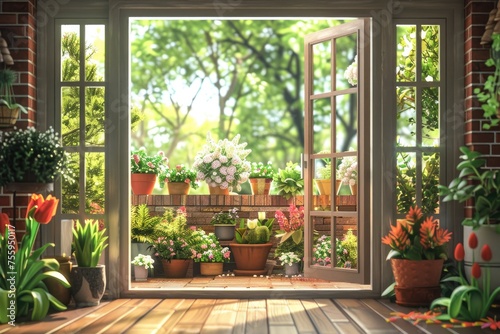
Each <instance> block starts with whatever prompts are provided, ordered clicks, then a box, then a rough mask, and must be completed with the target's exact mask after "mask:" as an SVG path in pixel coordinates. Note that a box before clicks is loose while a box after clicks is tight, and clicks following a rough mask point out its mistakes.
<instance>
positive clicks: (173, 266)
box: [161, 259, 191, 278]
mask: <svg viewBox="0 0 500 334" xmlns="http://www.w3.org/2000/svg"><path fill="white" fill-rule="evenodd" d="M190 262H191V260H188V259H172V260H170V261H167V260H161V264H162V266H163V273H164V274H165V277H169V278H184V277H186V274H187V271H188V268H189V263H190Z"/></svg>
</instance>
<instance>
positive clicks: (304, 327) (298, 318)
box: [288, 299, 316, 334]
mask: <svg viewBox="0 0 500 334" xmlns="http://www.w3.org/2000/svg"><path fill="white" fill-rule="evenodd" d="M288 308H289V309H290V314H291V315H292V318H293V322H294V323H295V327H296V328H297V331H298V332H299V333H300V334H314V333H316V329H315V328H314V324H313V323H312V321H311V318H310V317H309V315H308V314H307V311H306V309H305V308H304V305H302V303H301V302H300V300H297V299H289V300H288Z"/></svg>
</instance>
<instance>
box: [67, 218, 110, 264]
mask: <svg viewBox="0 0 500 334" xmlns="http://www.w3.org/2000/svg"><path fill="white" fill-rule="evenodd" d="M105 233H106V229H105V228H103V229H102V230H100V231H99V223H98V222H97V221H91V220H88V221H86V222H85V224H84V225H83V226H82V225H81V224H80V222H77V223H76V225H75V226H74V228H73V248H74V250H75V258H76V262H77V263H78V266H80V267H97V264H98V263H99V258H100V257H101V253H102V251H103V250H104V249H105V248H106V247H107V246H108V244H107V242H106V240H107V239H108V237H107V236H105V235H104V234H105Z"/></svg>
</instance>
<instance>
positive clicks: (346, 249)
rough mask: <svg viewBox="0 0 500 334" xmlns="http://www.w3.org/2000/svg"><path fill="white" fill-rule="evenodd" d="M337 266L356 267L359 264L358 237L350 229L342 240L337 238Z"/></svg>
mask: <svg viewBox="0 0 500 334" xmlns="http://www.w3.org/2000/svg"><path fill="white" fill-rule="evenodd" d="M335 245H336V249H335V254H336V255H337V267H340V268H356V267H357V265H358V238H357V237H356V235H354V233H353V232H352V229H348V230H347V233H346V234H345V235H344V237H343V238H342V240H338V239H337V240H336V242H335Z"/></svg>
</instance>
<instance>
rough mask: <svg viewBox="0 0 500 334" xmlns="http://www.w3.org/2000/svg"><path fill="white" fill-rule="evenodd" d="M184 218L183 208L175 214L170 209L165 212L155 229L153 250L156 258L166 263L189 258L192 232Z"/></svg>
mask: <svg viewBox="0 0 500 334" xmlns="http://www.w3.org/2000/svg"><path fill="white" fill-rule="evenodd" d="M186 217H187V214H186V208H185V207H180V208H179V209H178V210H177V211H175V212H174V210H172V209H167V210H165V212H164V213H163V216H162V219H161V222H160V223H159V224H157V225H156V227H155V239H154V240H153V249H154V250H155V255H156V256H159V257H160V258H162V259H164V260H168V261H170V260H171V259H189V258H191V256H192V252H191V239H192V234H193V230H192V229H188V228H187V226H186V222H187V218H186Z"/></svg>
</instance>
